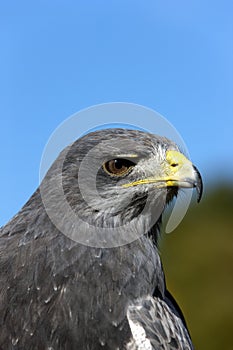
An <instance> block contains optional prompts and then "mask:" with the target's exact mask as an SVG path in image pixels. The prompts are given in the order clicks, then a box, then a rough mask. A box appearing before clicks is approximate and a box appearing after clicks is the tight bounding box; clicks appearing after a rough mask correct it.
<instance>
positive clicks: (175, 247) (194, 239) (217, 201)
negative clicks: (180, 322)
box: [161, 182, 233, 350]
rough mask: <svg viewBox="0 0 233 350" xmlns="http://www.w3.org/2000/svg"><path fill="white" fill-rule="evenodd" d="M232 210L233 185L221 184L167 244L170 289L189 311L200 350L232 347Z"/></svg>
mask: <svg viewBox="0 0 233 350" xmlns="http://www.w3.org/2000/svg"><path fill="white" fill-rule="evenodd" d="M232 214H233V186H232V184H230V183H225V184H223V183H221V182H220V183H218V182H216V184H215V185H212V186H211V187H209V188H207V189H206V191H205V193H204V197H203V200H202V201H201V203H199V204H194V203H193V205H192V206H191V207H190V208H189V211H188V213H187V214H186V216H185V218H184V219H183V221H182V223H181V224H180V225H179V227H178V228H177V229H176V230H174V231H173V232H172V233H170V234H164V236H163V240H162V243H161V252H162V259H163V263H164V268H165V272H166V276H167V285H168V289H170V291H171V292H172V294H173V295H174V297H175V298H176V300H177V301H178V304H179V305H180V307H181V309H182V310H183V312H184V315H185V318H186V321H187V323H188V326H189V328H190V332H191V335H192V338H193V342H194V345H195V346H196V349H207V350H208V349H209V350H219V349H224V350H231V349H232V326H233V215H232Z"/></svg>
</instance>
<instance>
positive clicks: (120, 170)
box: [103, 158, 135, 176]
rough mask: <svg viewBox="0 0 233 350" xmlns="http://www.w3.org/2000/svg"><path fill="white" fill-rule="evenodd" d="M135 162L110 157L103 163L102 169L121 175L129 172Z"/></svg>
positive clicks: (114, 174) (111, 173)
mask: <svg viewBox="0 0 233 350" xmlns="http://www.w3.org/2000/svg"><path fill="white" fill-rule="evenodd" d="M134 165H135V164H134V163H133V162H131V161H130V160H128V159H123V158H117V159H111V160H109V161H107V162H106V163H104V164H103V169H104V170H105V172H107V173H108V174H110V175H113V176H122V175H125V174H127V173H128V172H129V170H130V169H131V168H132V167H133V166H134Z"/></svg>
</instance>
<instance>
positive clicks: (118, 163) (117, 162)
mask: <svg viewBox="0 0 233 350" xmlns="http://www.w3.org/2000/svg"><path fill="white" fill-rule="evenodd" d="M114 163H115V168H116V169H118V170H120V169H121V168H122V167H123V166H124V165H123V162H122V160H121V159H115V161H114Z"/></svg>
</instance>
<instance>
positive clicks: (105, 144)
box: [0, 128, 202, 350]
mask: <svg viewBox="0 0 233 350" xmlns="http://www.w3.org/2000/svg"><path fill="white" fill-rule="evenodd" d="M186 188H195V189H196V191H197V199H198V201H199V200H200V199H201V195H202V179H201V176H200V173H199V172H198V170H197V168H196V167H195V166H194V165H193V164H192V163H191V161H190V160H188V159H187V157H186V156H185V155H184V154H183V153H182V152H181V150H180V149H179V147H178V146H177V145H176V144H175V143H174V142H172V141H171V140H169V139H167V138H165V137H162V136H158V135H154V134H150V133H148V132H144V131H139V130H129V129H123V128H112V129H111V128H109V129H103V130H98V131H94V132H90V133H89V134H86V135H84V136H82V137H81V138H79V139H77V140H76V141H75V142H73V143H72V144H71V145H69V146H68V147H66V148H65V149H64V150H63V151H62V152H61V153H60V155H59V156H58V158H57V159H56V160H55V161H54V163H53V164H52V166H51V167H50V169H49V170H48V172H47V173H46V175H45V177H44V179H43V181H42V182H41V184H40V186H39V188H38V189H37V190H36V191H35V193H34V194H33V195H32V196H31V198H30V199H29V200H28V202H27V203H26V204H25V205H24V206H23V208H22V209H21V210H20V211H19V212H18V213H17V214H16V215H15V216H14V217H13V218H12V219H11V220H10V221H9V222H8V223H7V224H6V225H5V226H3V227H2V228H1V229H0V286H1V287H0V349H2V350H8V349H9V350H10V349H12V350H25V349H27V350H42V349H44V350H45V349H46V350H58V349H62V350H82V349H83V350H98V349H101V350H104V349H109V350H155V349H156V350H157V349H163V350H173V349H182V350H184V349H186V350H190V349H193V348H194V347H193V344H192V341H191V337H190V334H189V331H188V328H187V325H186V322H185V319H184V316H183V314H182V312H181V310H180V308H179V306H178V305H177V303H176V301H175V299H174V298H173V297H172V295H171V294H170V293H169V292H168V290H167V288H166V282H165V276H164V271H163V267H162V263H161V258H160V254H159V246H158V245H159V239H160V227H161V222H162V215H163V212H164V210H165V208H166V206H167V205H168V203H169V202H171V201H172V200H173V198H175V197H176V196H177V195H178V192H179V190H180V189H182V190H185V189H186Z"/></svg>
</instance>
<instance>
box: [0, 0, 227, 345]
mask: <svg viewBox="0 0 233 350" xmlns="http://www.w3.org/2000/svg"><path fill="white" fill-rule="evenodd" d="M232 15H233V2H232V1H230V0H221V1H220V0H219V1H218V0H214V1H213V0H211V1H210V0H208V1H207V0H204V1H203V0H195V1H186V0H177V1H174V0H167V1H157V0H145V1H141V0H109V1H105V0H98V1H90V0H87V1H85V2H84V1H79V0H76V1H75V0H67V1H62V0H56V1H55V0H50V1H45V0H40V1H38V2H31V1H29V0H27V1H26V0H21V1H19V2H16V1H15V2H6V1H5V2H3V1H2V2H1V4H0V39H1V49H0V50H1V54H0V76H1V79H0V96H1V103H0V116H1V120H0V126H1V137H0V157H1V173H0V177H1V181H0V225H3V224H5V223H6V222H7V221H8V220H9V219H10V218H11V217H12V216H13V215H14V214H15V213H17V212H18V210H19V209H20V208H21V206H22V205H23V204H24V203H25V202H26V200H27V199H28V198H29V197H30V195H31V194H32V193H33V192H34V190H35V189H36V188H37V186H38V182H39V181H38V178H39V165H40V160H41V155H42V152H43V149H44V147H45V144H46V142H47V140H48V139H49V137H50V135H51V133H52V132H53V131H54V129H55V128H56V127H57V126H58V125H59V124H60V123H62V122H63V121H64V120H65V119H66V118H68V117H69V116H70V115H71V114H73V113H75V112H77V111H78V110H80V109H82V108H86V107H88V106H91V105H94V104H98V103H104V102H111V101H122V102H132V103H137V104H141V105H145V106H147V107H149V108H152V109H154V110H157V111H158V112H159V113H161V114H162V115H163V116H165V117H166V118H167V119H168V120H169V121H170V122H171V123H172V124H173V125H174V126H175V127H176V128H177V130H178V131H179V133H180V134H181V136H182V137H183V139H184V141H185V143H186V145H187V148H188V150H189V153H190V155H191V159H192V161H193V162H194V164H195V165H196V166H197V167H198V169H199V170H200V172H201V174H202V176H203V180H204V185H205V192H204V195H203V200H202V201H201V203H200V204H198V205H197V204H194V203H193V205H192V206H191V207H190V209H189V211H188V213H187V215H186V216H185V218H184V220H183V222H182V223H181V224H180V225H179V227H178V228H177V229H176V230H175V231H174V232H172V233H171V234H165V235H164V240H163V242H162V246H161V251H162V255H163V260H164V265H165V269H166V272H167V283H168V287H169V288H170V290H171V291H172V293H173V294H174V295H175V297H176V298H177V300H178V302H179V304H180V305H181V307H182V309H183V310H184V314H185V316H186V318H187V322H188V325H189V327H190V330H191V334H192V336H193V340H194V343H195V344H196V348H197V349H205V350H208V349H211V350H215V349H216V350H217V349H218V350H219V349H226V350H228V349H229V350H230V349H232V340H231V331H232V328H233V319H232V318H233V316H232V315H233V274H232V266H233V232H232V231H233V230H232V227H233V225H232V220H233V210H232V209H233V208H232V207H233V203H232V200H233V196H232V195H233V180H232V175H233V162H232V154H233V143H232V135H233V99H232V96H233V40H232V37H233V21H232ZM98 120H99V119H98V116H96V119H94V120H93V121H92V122H93V127H95V126H96V125H98ZM111 122H112V120H111ZM115 122H118V121H117V120H116V121H115ZM126 122H127V120H126ZM151 122H152V123H153V120H152V121H151ZM78 132H79V130H77V134H78Z"/></svg>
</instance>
